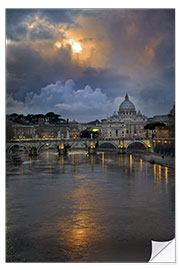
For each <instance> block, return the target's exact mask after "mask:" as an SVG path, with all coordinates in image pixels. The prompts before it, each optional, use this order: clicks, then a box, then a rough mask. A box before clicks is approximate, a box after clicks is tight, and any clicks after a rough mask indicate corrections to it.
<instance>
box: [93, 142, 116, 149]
mask: <svg viewBox="0 0 180 270" xmlns="http://www.w3.org/2000/svg"><path fill="white" fill-rule="evenodd" d="M97 149H99V150H101V149H102V150H116V151H117V150H118V146H117V145H116V144H115V143H114V142H111V141H103V142H101V143H100V144H99V146H98V148H97Z"/></svg>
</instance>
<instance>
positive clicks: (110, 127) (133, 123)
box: [101, 94, 147, 138]
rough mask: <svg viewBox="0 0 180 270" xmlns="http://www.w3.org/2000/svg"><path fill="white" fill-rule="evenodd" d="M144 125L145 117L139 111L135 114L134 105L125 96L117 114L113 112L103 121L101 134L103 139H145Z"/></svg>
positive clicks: (145, 122)
mask: <svg viewBox="0 0 180 270" xmlns="http://www.w3.org/2000/svg"><path fill="white" fill-rule="evenodd" d="M146 124H147V117H146V116H145V115H143V114H142V113H141V112H140V111H138V113H137V112H136V108H135V106H134V104H133V103H132V102H131V101H130V100H129V96H128V94H126V96H125V99H124V101H123V102H122V103H121V104H120V106H119V111H118V113H116V112H114V114H113V115H112V116H110V117H109V118H107V119H105V120H103V123H102V126H101V133H102V137H104V138H117V137H118V138H120V137H124V138H125V137H136V136H137V137H146V136H147V134H146V131H145V130H144V126H145V125H146Z"/></svg>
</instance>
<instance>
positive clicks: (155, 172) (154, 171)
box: [154, 164, 156, 184]
mask: <svg viewBox="0 0 180 270" xmlns="http://www.w3.org/2000/svg"><path fill="white" fill-rule="evenodd" d="M154 183H155V184H156V164H154Z"/></svg>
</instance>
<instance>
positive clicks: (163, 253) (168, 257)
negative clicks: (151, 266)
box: [149, 239, 175, 263]
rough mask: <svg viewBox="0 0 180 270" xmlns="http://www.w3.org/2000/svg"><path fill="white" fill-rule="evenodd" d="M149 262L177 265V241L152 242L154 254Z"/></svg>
mask: <svg viewBox="0 0 180 270" xmlns="http://www.w3.org/2000/svg"><path fill="white" fill-rule="evenodd" d="M149 262H162V263H163V262H171V263H175V239H173V240H171V241H166V242H158V241H152V253H151V258H150V260H149Z"/></svg>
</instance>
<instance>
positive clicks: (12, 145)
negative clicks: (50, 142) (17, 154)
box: [7, 143, 29, 154]
mask: <svg viewBox="0 0 180 270" xmlns="http://www.w3.org/2000/svg"><path fill="white" fill-rule="evenodd" d="M15 146H18V147H20V146H22V147H23V148H25V149H26V150H27V153H28V154H29V148H28V146H27V145H26V144H22V143H14V144H11V145H10V146H9V147H8V148H7V154H10V151H11V149H12V148H13V147H15Z"/></svg>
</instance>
